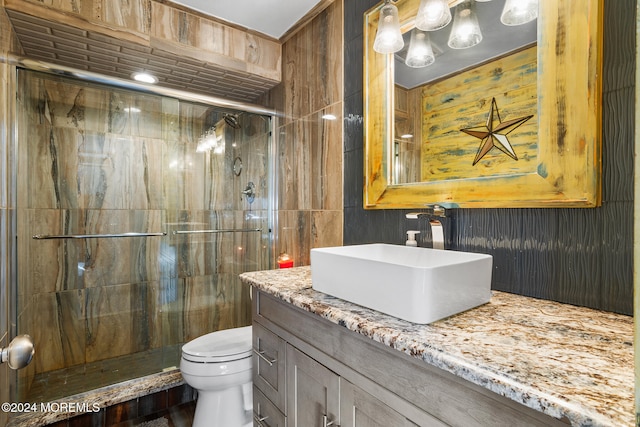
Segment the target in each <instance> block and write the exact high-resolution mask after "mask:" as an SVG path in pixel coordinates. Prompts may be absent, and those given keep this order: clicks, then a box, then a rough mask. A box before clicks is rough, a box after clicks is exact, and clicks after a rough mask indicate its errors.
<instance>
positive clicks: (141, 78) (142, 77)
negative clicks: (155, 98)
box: [131, 72, 158, 84]
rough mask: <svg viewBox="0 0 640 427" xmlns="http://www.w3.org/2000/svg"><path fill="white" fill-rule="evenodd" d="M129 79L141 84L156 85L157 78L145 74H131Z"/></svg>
mask: <svg viewBox="0 0 640 427" xmlns="http://www.w3.org/2000/svg"><path fill="white" fill-rule="evenodd" d="M131 77H133V80H135V81H137V82H141V83H150V84H155V83H158V78H157V77H156V76H154V75H153V74H149V73H146V72H138V73H133V74H132V75H131Z"/></svg>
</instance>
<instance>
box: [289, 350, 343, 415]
mask: <svg viewBox="0 0 640 427" xmlns="http://www.w3.org/2000/svg"><path fill="white" fill-rule="evenodd" d="M339 401H340V380H339V377H338V375H336V373H335V372H333V371H330V370H329V369H327V368H325V367H324V366H322V365H321V364H319V363H318V362H316V361H315V360H313V359H312V358H310V357H309V356H307V355H306V354H304V353H302V352H301V351H300V350H298V349H296V348H295V347H292V346H290V345H288V344H287V414H286V415H287V423H288V425H289V426H290V427H326V426H338V425H340V420H339V419H338V415H339V413H340V412H339V411H340V407H339Z"/></svg>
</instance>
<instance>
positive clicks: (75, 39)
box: [7, 9, 277, 103]
mask: <svg viewBox="0 0 640 427" xmlns="http://www.w3.org/2000/svg"><path fill="white" fill-rule="evenodd" d="M7 14H8V15H9V18H10V19H11V23H12V24H13V27H14V29H15V31H16V34H17V36H18V39H19V41H20V44H21V46H22V48H23V50H24V53H25V56H27V57H29V58H31V59H35V60H40V61H45V62H50V63H53V64H57V65H64V66H67V67H71V68H76V69H79V70H84V71H91V72H93V73H99V74H103V75H106V76H112V77H118V78H121V79H126V80H131V74H132V73H133V72H135V71H140V70H141V69H146V70H148V71H151V72H153V73H155V75H156V76H157V77H158V79H159V83H158V84H159V85H161V86H163V87H167V88H170V89H179V90H184V91H188V92H193V93H200V94H205V95H210V96H216V97H220V98H224V99H229V100H232V101H239V102H249V103H251V102H255V101H256V99H257V98H259V97H260V96H261V95H263V94H264V93H265V92H267V91H268V90H269V89H271V88H272V87H273V86H275V85H276V84H277V82H274V81H273V80H270V79H266V78H262V77H260V76H256V75H255V74H249V73H242V72H239V71H231V70H222V69H220V68H216V67H214V66H212V65H211V64H209V63H205V62H202V61H197V60H194V59H190V58H185V57H177V56H176V55H173V54H171V53H168V52H165V51H163V50H160V49H157V48H150V47H146V46H141V45H138V44H135V43H131V42H127V41H123V40H118V39H115V38H112V37H108V36H105V35H103V34H99V33H96V32H91V31H84V30H80V29H78V28H74V27H71V26H68V25H64V24H61V23H57V22H52V21H48V20H46V19H42V18H38V17H35V16H32V15H27V14H24V13H21V12H18V11H15V10H10V9H7Z"/></svg>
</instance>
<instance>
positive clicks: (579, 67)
mask: <svg viewBox="0 0 640 427" xmlns="http://www.w3.org/2000/svg"><path fill="white" fill-rule="evenodd" d="M450 3H451V2H450ZM419 4H420V0H398V1H397V2H395V5H396V6H397V7H398V12H399V19H400V23H401V26H402V28H403V29H404V30H407V28H411V22H412V20H413V19H414V17H415V15H416V13H417V10H418V6H419ZM382 5H383V3H381V4H380V5H378V6H376V7H374V8H372V9H371V10H369V11H368V12H367V13H366V14H365V17H364V18H365V19H364V44H365V46H364V83H365V88H364V125H365V131H364V132H365V134H364V137H365V141H364V153H365V154H364V155H365V159H364V164H365V171H364V173H365V184H364V186H365V188H364V207H365V209H400V208H419V207H424V206H428V205H434V204H438V205H442V206H445V207H449V208H455V207H464V208H480V207H483V208H488V207H491V208H498V207H510V208H511V207H596V206H599V205H600V204H601V157H602V155H601V120H602V119H601V102H602V100H601V91H602V89H601V77H602V73H601V68H602V58H601V56H602V17H603V11H602V0H585V1H581V2H573V1H570V0H558V1H540V2H539V10H538V19H537V54H536V53H535V50H534V55H537V69H536V70H537V71H536V74H535V89H534V92H533V95H532V96H531V98H532V99H533V100H534V101H533V105H532V106H531V107H530V108H531V109H532V111H531V113H530V115H531V116H532V117H533V118H532V120H531V122H530V124H529V125H528V126H529V127H530V128H531V126H533V128H532V129H530V130H529V131H528V132H525V134H523V135H517V138H521V139H523V140H524V139H526V138H530V140H527V144H528V147H529V151H528V152H527V154H526V155H525V156H522V155H521V157H520V158H518V157H517V156H516V155H515V153H514V155H513V156H509V157H510V158H509V157H508V156H505V155H504V153H500V152H498V150H494V151H495V153H491V155H493V156H494V158H495V159H498V160H500V161H496V162H494V163H495V164H496V165H502V166H499V167H496V171H497V172H495V173H493V172H492V171H491V170H490V169H491V167H493V164H492V163H491V162H490V161H489V160H486V159H482V160H478V156H479V153H480V152H481V151H482V144H480V146H479V144H478V143H479V142H480V140H479V139H478V138H480V137H479V136H477V137H473V136H471V135H470V134H469V133H464V132H463V131H462V130H463V129H465V128H467V130H468V129H470V128H473V127H474V126H477V125H479V124H482V122H485V121H486V122H487V124H488V123H489V119H488V115H489V114H491V112H492V111H494V110H493V108H492V107H491V108H490V107H489V106H491V105H493V102H494V101H493V100H496V101H495V102H496V105H497V106H499V108H500V109H499V114H500V115H503V114H504V112H505V111H506V112H507V113H506V116H507V117H503V120H502V121H503V122H508V121H510V120H512V119H514V118H518V117H520V114H516V113H517V112H518V111H516V110H515V109H512V110H509V107H510V105H509V102H511V101H510V100H511V97H510V96H506V95H508V93H509V91H511V90H513V88H501V87H499V86H496V87H491V88H487V90H486V91H484V92H483V91H482V90H480V91H479V90H468V87H467V88H460V87H459V85H458V90H459V91H460V92H464V94H463V95H464V96H471V97H474V98H472V99H470V100H467V107H465V108H466V109H465V110H464V113H459V116H458V117H456V119H455V120H452V119H451V118H449V119H445V120H444V121H440V122H437V124H438V126H434V123H436V122H434V120H435V121H437V120H438V119H434V117H435V116H434V114H428V113H425V111H426V110H427V107H425V105H427V104H430V103H431V104H433V102H431V101H432V100H428V99H427V100H425V99H426V98H425V97H426V96H428V95H426V93H427V92H428V89H425V88H423V89H422V94H423V95H422V96H423V98H422V100H421V105H420V106H419V109H418V111H417V113H415V114H418V115H419V117H418V122H419V123H421V127H422V129H433V128H443V127H446V126H444V124H445V122H447V120H448V122H447V123H446V125H447V126H448V127H449V128H452V127H454V128H455V127H456V126H457V128H455V129H454V134H453V137H452V138H450V140H455V141H456V142H455V144H460V145H457V146H456V147H450V149H448V150H445V152H446V153H448V154H447V155H446V156H443V155H433V150H431V151H430V150H429V149H427V148H429V147H430V146H428V144H432V145H435V144H434V143H433V141H434V140H435V136H434V135H433V134H431V135H427V133H426V132H425V135H426V136H424V135H423V137H421V138H420V140H419V141H418V143H419V144H420V145H421V147H422V149H421V150H419V151H420V152H421V156H422V158H421V159H420V163H421V164H422V165H423V168H424V169H429V170H431V171H435V172H434V173H433V174H431V176H429V177H427V178H428V179H424V177H425V174H424V173H423V174H422V175H421V176H422V179H420V180H418V181H417V182H410V183H394V179H393V176H392V175H393V168H392V160H393V157H394V133H395V117H394V115H395V104H396V102H395V100H394V98H395V97H394V92H395V86H394V64H393V55H392V54H380V53H377V52H375V51H374V50H373V42H374V39H375V35H376V29H377V25H378V16H379V10H380V8H381V7H382ZM534 49H535V48H534ZM483 66H487V67H489V68H491V67H492V66H493V67H494V70H493V71H495V69H496V68H498V65H496V64H494V63H493V62H490V63H488V64H486V65H483ZM465 72H466V71H465ZM469 72H474V70H470V71H469ZM489 72H492V71H491V69H490V70H489ZM449 79H451V77H447V78H446V80H449ZM438 84H442V82H440V83H438ZM430 85H433V84H432V83H428V84H427V85H426V86H430ZM452 86H456V85H455V84H453V85H452ZM475 89H478V88H477V87H476V88H475ZM536 100H537V102H536ZM436 101H437V100H436ZM505 104H506V108H505ZM469 105H470V106H474V105H475V106H476V107H475V108H476V111H471V107H469ZM460 111H462V109H460ZM495 111H498V110H497V109H496V110H495ZM465 120H466V121H465ZM531 123H533V125H532V124H531ZM451 133H452V132H451V131H450V134H451ZM436 136H437V135H436ZM514 137H515V136H514ZM461 145H465V147H466V148H465V149H460V146H461ZM469 147H470V148H469ZM485 148H486V147H485ZM485 151H486V150H485ZM469 153H471V155H470V154H469ZM484 154H486V153H484ZM505 159H506V160H505ZM523 159H526V162H525V161H523ZM485 160H486V161H485ZM507 162H511V163H509V164H508V165H507V166H504V165H505V164H507ZM518 162H519V163H518ZM514 165H515V166H514ZM452 166H455V167H456V168H458V169H460V171H461V172H457V173H456V174H454V175H451V176H449V175H447V174H446V173H441V172H440V171H444V170H448V169H450V168H451V167H452ZM480 167H481V168H482V169H481V171H480V169H479V168H480ZM396 182H397V181H396Z"/></svg>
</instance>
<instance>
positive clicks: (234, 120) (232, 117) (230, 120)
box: [223, 114, 240, 129]
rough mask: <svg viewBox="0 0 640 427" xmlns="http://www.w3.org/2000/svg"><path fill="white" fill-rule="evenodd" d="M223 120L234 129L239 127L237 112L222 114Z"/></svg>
mask: <svg viewBox="0 0 640 427" xmlns="http://www.w3.org/2000/svg"><path fill="white" fill-rule="evenodd" d="M223 118H224V122H225V123H226V124H227V125H229V126H231V127H232V128H234V129H240V123H238V115H237V114H225V115H224V116H223Z"/></svg>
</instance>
